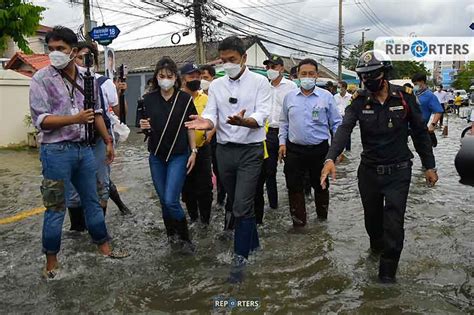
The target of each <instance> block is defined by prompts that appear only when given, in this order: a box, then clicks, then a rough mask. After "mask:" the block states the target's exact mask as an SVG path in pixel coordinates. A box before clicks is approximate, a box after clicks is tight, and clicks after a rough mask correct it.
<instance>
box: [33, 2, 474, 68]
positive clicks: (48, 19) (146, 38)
mask: <svg viewBox="0 0 474 315" xmlns="http://www.w3.org/2000/svg"><path fill="white" fill-rule="evenodd" d="M153 1H154V0H149V2H153ZM164 1H165V2H167V3H171V5H172V2H173V1H172V0H164ZM177 1H178V2H180V3H186V2H188V3H190V2H192V1H190V0H177ZM208 1H212V2H217V3H220V4H222V5H223V6H225V7H228V8H231V9H233V10H235V11H237V12H239V13H240V14H242V15H243V16H245V17H248V18H250V19H255V20H258V21H261V22H263V23H265V25H255V24H252V22H248V21H247V20H246V19H245V18H243V17H236V16H233V15H232V14H227V15H226V14H224V13H222V12H216V11H214V13H215V14H216V17H217V18H218V19H220V20H221V21H223V22H227V23H229V24H232V25H234V26H237V27H239V28H240V29H243V30H245V31H247V32H251V33H259V34H262V35H263V36H265V37H266V38H268V39H270V40H272V41H275V42H278V43H280V44H284V45H285V46H290V47H295V48H298V49H300V50H305V51H310V52H317V53H321V54H325V55H334V56H335V55H336V49H335V47H334V46H330V45H328V44H331V43H334V44H335V43H337V25H338V0H306V1H304V0H303V1H294V0H240V1H235V0H218V1H216V0H208ZM32 2H33V3H34V4H37V5H41V6H44V7H46V8H47V10H46V11H45V12H44V14H43V17H44V20H43V21H42V23H43V24H45V25H48V26H54V25H65V26H68V27H70V28H72V29H74V30H77V29H78V28H79V26H80V25H81V24H82V20H83V15H82V5H81V4H76V5H71V4H70V3H69V1H67V0H47V1H46V0H37V1H36V0H33V1H32ZM91 3H92V4H93V19H94V20H96V21H97V22H98V23H99V24H102V22H105V23H106V24H116V25H117V26H118V27H119V28H120V29H121V31H122V32H121V35H120V36H119V37H118V38H117V39H116V40H115V41H114V43H113V44H112V45H111V47H113V48H115V49H131V48H142V47H156V46H168V45H173V44H172V43H171V34H172V33H173V32H177V31H179V32H180V33H181V34H182V32H183V31H184V30H185V29H186V28H189V27H190V26H191V21H190V19H189V18H186V17H184V16H182V15H180V14H174V15H171V16H169V17H166V18H164V19H161V21H157V17H158V16H159V15H160V14H163V13H165V12H166V11H164V10H163V9H157V8H156V7H154V6H152V5H147V4H144V3H143V2H142V1H139V0H126V1H119V0H91ZM99 7H100V8H101V10H99ZM137 7H138V8H137ZM140 7H141V8H140ZM176 8H178V6H176ZM473 21H474V2H473V1H472V0H344V1H343V25H344V32H345V34H346V35H345V38H344V43H345V44H346V47H348V48H350V47H351V44H354V43H357V42H358V41H360V39H361V34H362V30H363V29H370V30H368V31H366V32H365V37H366V39H371V40H374V39H375V38H377V37H378V36H387V35H391V36H409V35H412V36H413V35H415V36H473V31H472V30H471V29H469V25H470V24H471V23H472V22H473ZM269 26H275V29H273V30H272V31H270V30H269ZM211 31H212V32H213V34H214V36H216V38H218V37H222V36H225V35H226V34H228V33H225V32H221V31H219V29H218V28H217V27H216V28H214V29H212V30H211ZM285 31H290V32H293V33H296V34H300V35H303V37H302V36H297V35H295V34H289V33H287V32H285ZM275 32H277V33H279V34H280V35H278V34H277V33H275ZM282 34H284V35H285V36H282ZM193 40H194V33H192V32H191V34H190V35H189V36H186V37H182V40H181V43H190V42H193ZM315 40H318V42H316V41H315ZM319 41H322V42H325V43H321V42H319ZM266 46H268V47H269V48H270V50H272V51H273V52H276V53H279V54H285V55H290V54H297V52H295V51H292V50H290V49H287V48H283V47H279V46H275V45H271V44H268V45H266ZM318 46H321V47H318ZM322 47H324V48H322ZM346 52H347V51H346ZM325 60H326V59H325Z"/></svg>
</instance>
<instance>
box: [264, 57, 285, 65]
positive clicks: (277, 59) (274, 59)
mask: <svg viewBox="0 0 474 315" xmlns="http://www.w3.org/2000/svg"><path fill="white" fill-rule="evenodd" d="M263 64H264V65H265V66H266V65H268V64H272V65H282V66H283V59H281V57H280V56H277V55H271V56H270V59H268V60H265V61H264V62H263Z"/></svg>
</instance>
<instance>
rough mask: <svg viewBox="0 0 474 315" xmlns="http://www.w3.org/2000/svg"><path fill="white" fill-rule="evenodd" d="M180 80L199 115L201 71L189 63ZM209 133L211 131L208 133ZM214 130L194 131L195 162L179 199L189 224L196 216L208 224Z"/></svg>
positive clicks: (202, 105) (203, 100) (204, 97)
mask: <svg viewBox="0 0 474 315" xmlns="http://www.w3.org/2000/svg"><path fill="white" fill-rule="evenodd" d="M179 73H180V75H181V79H182V90H183V91H184V92H186V93H188V94H190V95H191V96H192V97H193V102H194V106H195V107H196V110H197V113H198V114H199V115H201V114H202V112H203V111H204V108H205V107H206V104H207V99H208V97H207V95H206V94H204V92H203V91H201V90H200V87H201V72H200V70H199V68H198V67H197V66H196V65H195V64H192V63H187V64H185V65H183V66H182V67H181V69H180V70H179ZM211 133H212V134H211ZM213 134H214V132H213V130H210V131H202V130H196V131H195V141H196V148H197V150H198V151H197V154H196V163H195V165H194V168H193V170H192V171H191V172H190V173H189V174H188V175H187V176H186V181H185V182H184V187H183V192H182V200H183V202H184V203H185V204H186V209H187V210H188V214H189V217H190V219H191V223H193V222H196V221H197V220H198V219H200V220H201V223H203V224H204V225H209V220H210V218H211V207H212V167H211V164H212V151H211V145H210V143H211V139H212V136H213Z"/></svg>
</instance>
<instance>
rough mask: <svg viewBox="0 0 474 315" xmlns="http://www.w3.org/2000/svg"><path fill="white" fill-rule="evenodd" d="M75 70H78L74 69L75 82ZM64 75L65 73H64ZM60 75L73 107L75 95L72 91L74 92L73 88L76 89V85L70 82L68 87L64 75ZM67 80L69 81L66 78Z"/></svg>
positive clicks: (75, 77) (75, 78)
mask: <svg viewBox="0 0 474 315" xmlns="http://www.w3.org/2000/svg"><path fill="white" fill-rule="evenodd" d="M77 72H78V70H77V69H76V75H75V76H74V82H76V80H77ZM64 75H66V74H64ZM62 77H63V82H64V85H65V86H66V89H67V93H68V94H69V98H70V100H71V105H72V106H73V107H76V106H75V103H74V99H75V97H74V92H75V90H76V86H75V85H74V84H73V83H72V82H71V86H72V88H69V85H68V84H67V82H66V80H65V79H66V78H65V77H64V76H62ZM68 81H69V80H68Z"/></svg>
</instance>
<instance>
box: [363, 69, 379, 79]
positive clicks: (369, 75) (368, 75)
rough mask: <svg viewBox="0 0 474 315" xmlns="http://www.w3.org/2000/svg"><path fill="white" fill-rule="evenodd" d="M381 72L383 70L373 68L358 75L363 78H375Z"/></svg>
mask: <svg viewBox="0 0 474 315" xmlns="http://www.w3.org/2000/svg"><path fill="white" fill-rule="evenodd" d="M382 73H383V71H380V70H375V71H371V72H364V73H362V74H361V75H360V77H361V78H362V79H363V80H369V79H377V78H378V77H380V75H381V74H382Z"/></svg>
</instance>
